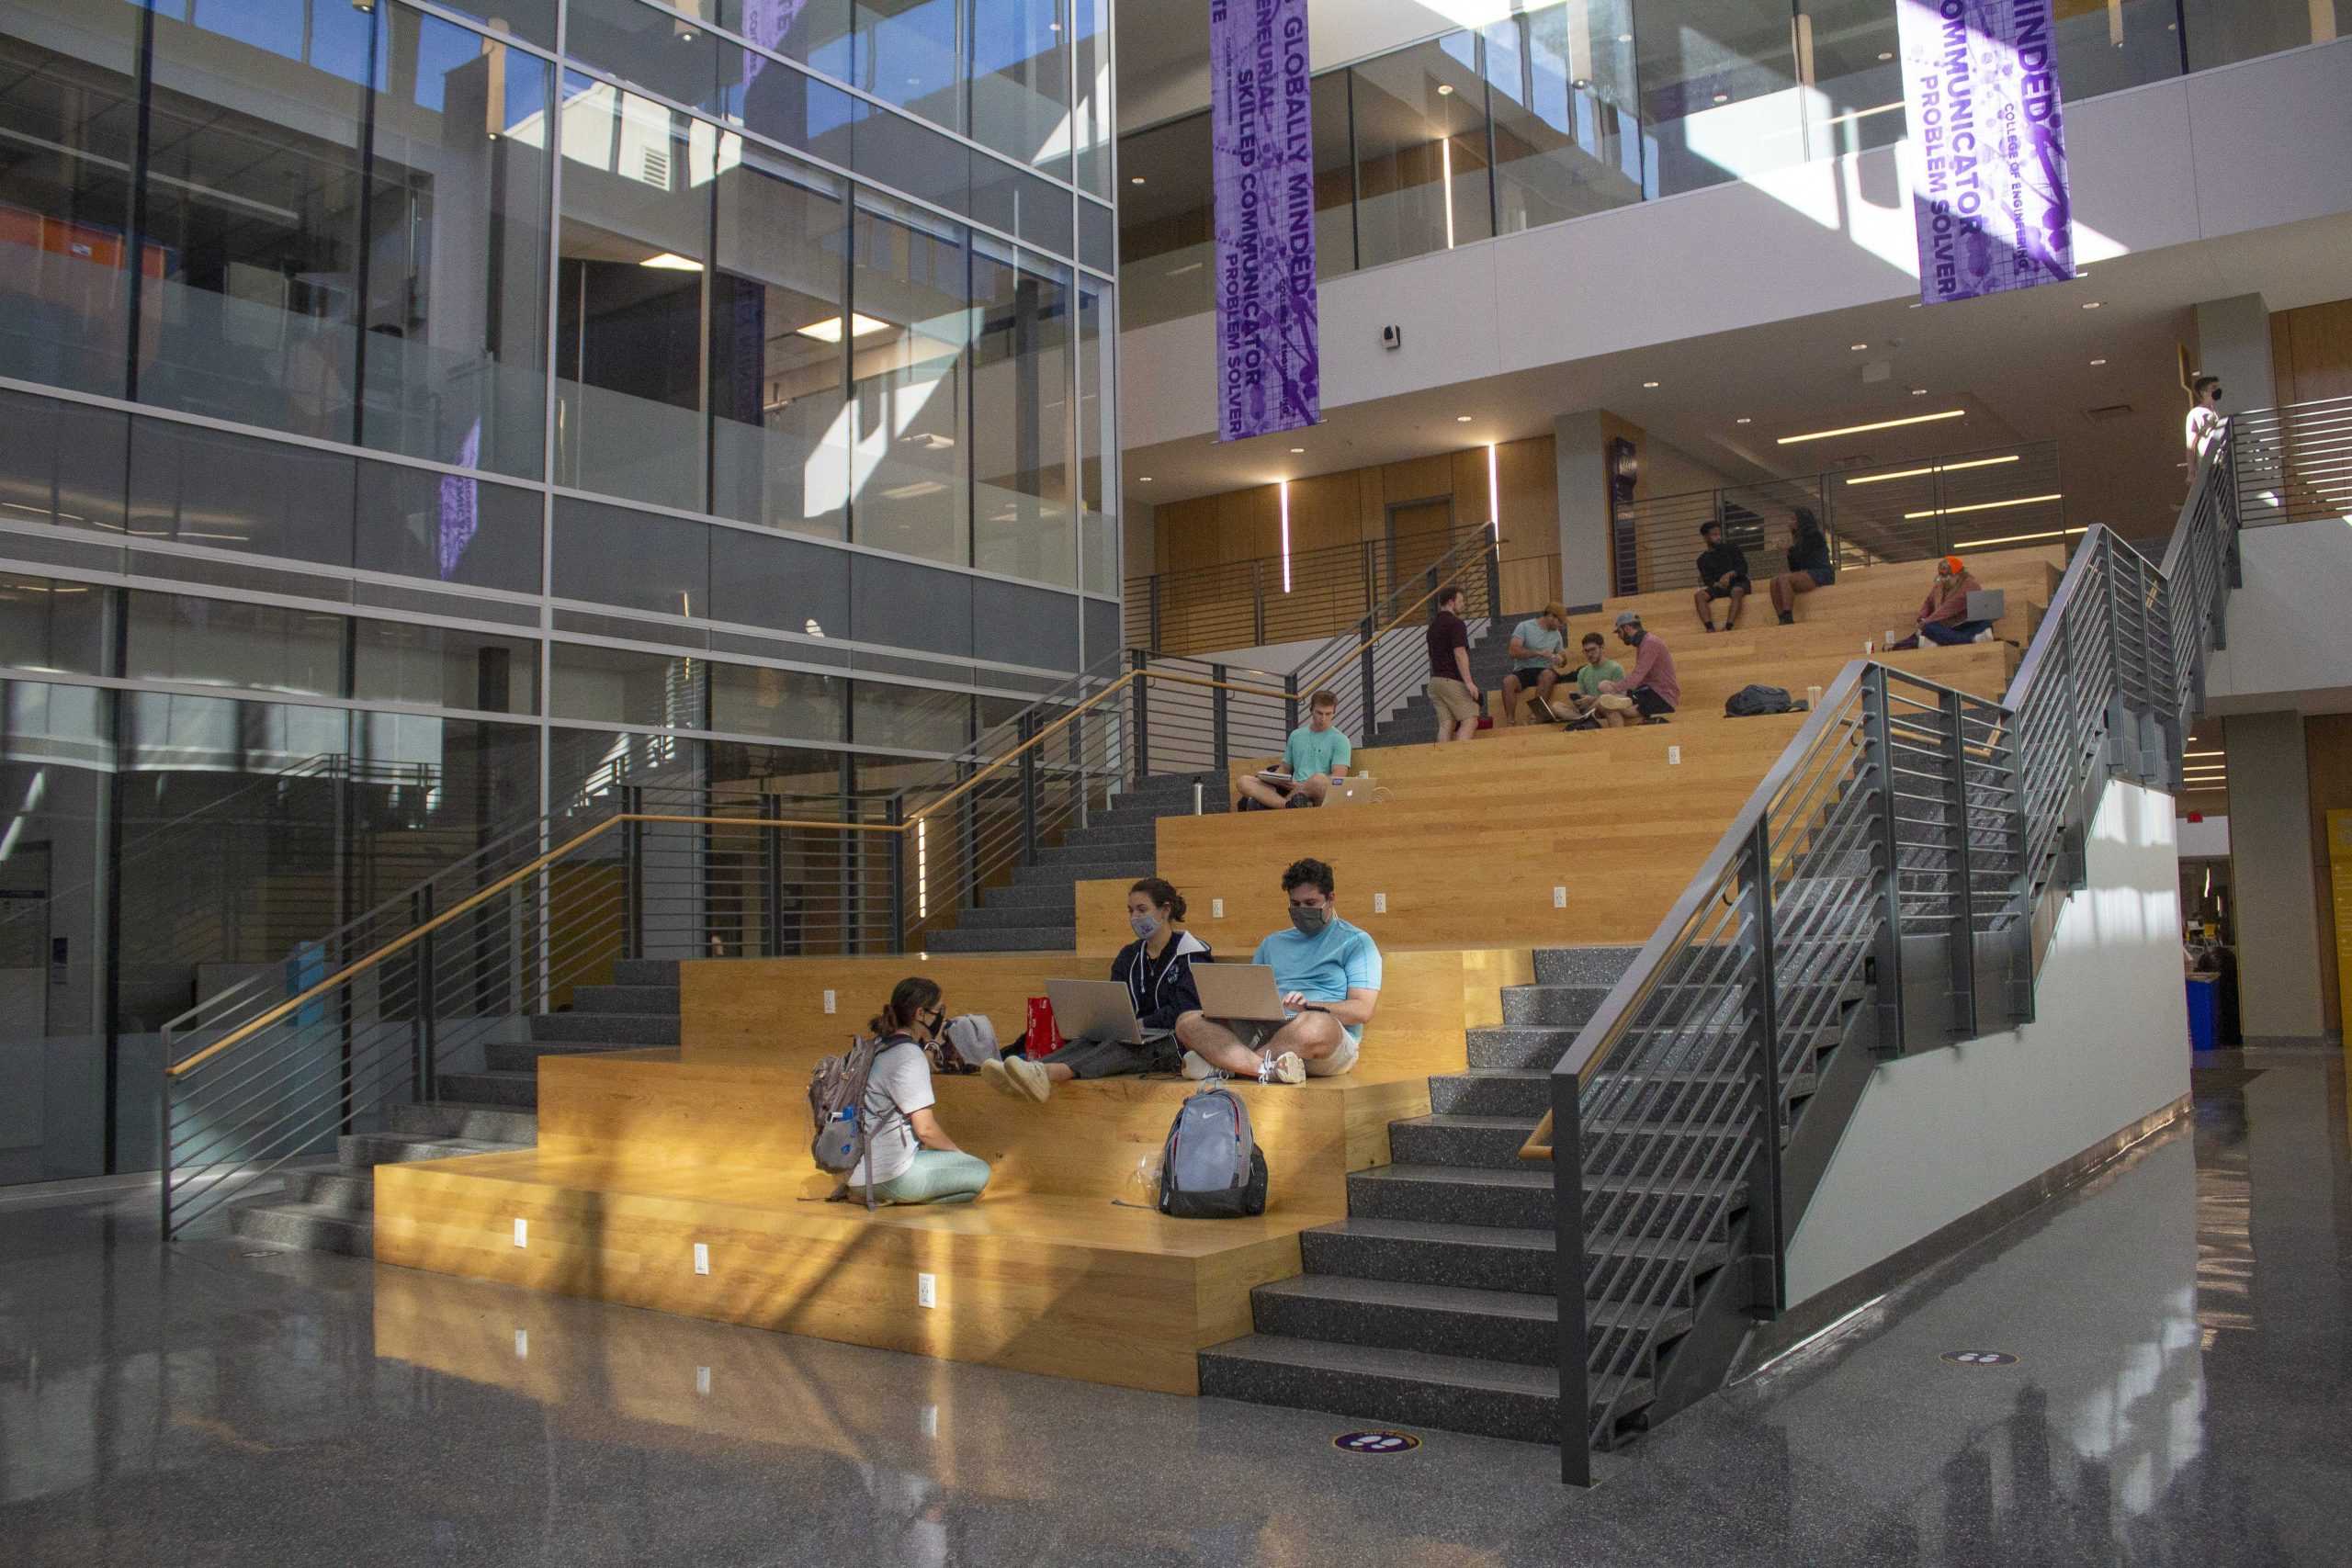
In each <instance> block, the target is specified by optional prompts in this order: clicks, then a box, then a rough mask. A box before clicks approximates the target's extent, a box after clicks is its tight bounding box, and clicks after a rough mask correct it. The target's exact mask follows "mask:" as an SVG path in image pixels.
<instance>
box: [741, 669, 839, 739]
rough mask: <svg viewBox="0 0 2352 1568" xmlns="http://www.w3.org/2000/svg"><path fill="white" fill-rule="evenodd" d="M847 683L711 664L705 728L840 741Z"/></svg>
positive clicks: (825, 677)
mask: <svg viewBox="0 0 2352 1568" xmlns="http://www.w3.org/2000/svg"><path fill="white" fill-rule="evenodd" d="M848 689H849V682H846V681H844V680H842V679H841V678H840V677H838V676H833V675H810V674H807V673H804V672H802V671H797V670H769V669H765V668H762V667H758V666H753V665H748V664H714V665H712V666H711V667H710V728H713V729H726V730H732V731H734V732H735V733H737V734H739V735H774V736H776V737H778V738H780V739H786V740H840V739H843V730H842V717H843V709H844V706H845V705H844V703H843V700H842V699H843V697H844V695H845V694H846V693H847V691H848Z"/></svg>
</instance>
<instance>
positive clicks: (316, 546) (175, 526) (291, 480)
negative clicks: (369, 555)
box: [129, 419, 358, 566]
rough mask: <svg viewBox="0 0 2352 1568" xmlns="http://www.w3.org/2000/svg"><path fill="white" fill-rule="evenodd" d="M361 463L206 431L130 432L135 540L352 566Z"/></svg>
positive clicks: (161, 427)
mask: <svg viewBox="0 0 2352 1568" xmlns="http://www.w3.org/2000/svg"><path fill="white" fill-rule="evenodd" d="M357 466H358V465H357V464H356V462H355V460H354V459H352V458H350V457H345V456H343V455H341V454H339V453H334V452H322V451H318V450H316V449H314V448H311V447H307V446H286V445H284V444H282V443H279V442H276V441H268V440H264V439H262V438H260V437H258V436H251V435H232V434H229V433H227V432H226V431H220V430H208V429H206V428H204V427H203V426H200V425H193V424H171V423H165V422H164V421H162V420H158V419H138V420H133V421H131V424H130V518H129V522H130V536H131V537H132V538H133V539H134V540H137V539H176V540H178V541H180V542H181V543H183V544H190V545H204V546H208V547H211V548H213V549H243V550H249V551H251V552H253V553H254V555H258V556H292V557H294V558H296V559H298V560H306V561H317V562H320V563H322V564H323V565H328V566H349V565H350V564H351V553H352V552H351V533H352V516H353V505H354V502H353V494H352V484H353V476H354V471H355V469H356V468H357Z"/></svg>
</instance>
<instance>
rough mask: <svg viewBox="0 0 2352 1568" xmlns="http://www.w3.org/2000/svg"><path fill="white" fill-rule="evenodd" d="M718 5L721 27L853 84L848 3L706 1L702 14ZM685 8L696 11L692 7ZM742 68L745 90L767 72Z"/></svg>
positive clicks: (821, 0) (838, 0) (818, 0)
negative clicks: (850, 76) (851, 77)
mask: <svg viewBox="0 0 2352 1568" xmlns="http://www.w3.org/2000/svg"><path fill="white" fill-rule="evenodd" d="M714 4H715V5H716V6H717V7H718V25H719V26H721V27H723V28H731V29H733V30H734V31H736V32H739V33H741V34H742V35H743V36H744V37H745V38H747V39H751V40H752V42H753V43H755V44H758V45H760V46H761V47H762V48H763V49H772V50H774V51H775V52H776V53H778V54H781V55H783V56H784V57H785V58H786V59H787V60H798V61H802V62H806V63H808V64H810V65H813V66H815V67H816V68H817V69H818V70H820V71H822V72H824V73H827V74H829V75H832V76H838V77H840V78H842V80H843V81H847V80H848V79H849V72H850V0H703V6H702V9H703V11H704V14H706V15H707V14H708V13H709V11H710V9H711V7H712V6H713V5H714ZM684 8H685V9H688V10H691V9H693V8H694V6H692V5H691V4H688V5H687V6H685V7H684ZM743 69H744V71H745V72H746V73H747V74H746V75H745V77H744V81H745V83H746V84H747V85H749V84H750V83H751V82H752V81H753V80H755V79H756V78H757V77H759V76H761V75H763V74H765V71H766V68H765V67H764V66H763V65H759V64H754V63H752V62H745V64H744V67H743ZM794 74H797V73H794Z"/></svg>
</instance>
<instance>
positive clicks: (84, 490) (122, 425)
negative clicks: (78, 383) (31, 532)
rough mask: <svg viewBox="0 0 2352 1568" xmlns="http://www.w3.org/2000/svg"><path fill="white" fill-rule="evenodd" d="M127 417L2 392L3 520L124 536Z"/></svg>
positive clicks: (0, 508)
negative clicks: (94, 529) (105, 530)
mask: <svg viewBox="0 0 2352 1568" xmlns="http://www.w3.org/2000/svg"><path fill="white" fill-rule="evenodd" d="M128 446H130V415H129V414H125V413H119V412H115V411H114V410H112V409H94V408H90V407H88V406H87V405H85V404H82V403H69V402H65V401H63V400H60V399H57V398H37V397H33V396H31V395H30V394H28V393H24V392H0V516H6V517H7V518H8V519H9V520H11V521H12V522H17V523H55V524H59V525H62V526H65V527H69V528H104V529H107V530H108V531H110V532H112V533H115V534H118V535H119V534H120V533H121V532H122V518H123V510H122V509H123V501H124V496H125V491H126V473H125V468H124V464H125V462H126V460H127V458H126V449H127V448H128Z"/></svg>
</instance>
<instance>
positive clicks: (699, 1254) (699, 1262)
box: [695, 1241, 710, 1274]
mask: <svg viewBox="0 0 2352 1568" xmlns="http://www.w3.org/2000/svg"><path fill="white" fill-rule="evenodd" d="M709 1272H710V1244H709V1243H708V1242H707V1241H698V1242H696V1243H695V1273H697V1274H707V1273H709Z"/></svg>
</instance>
